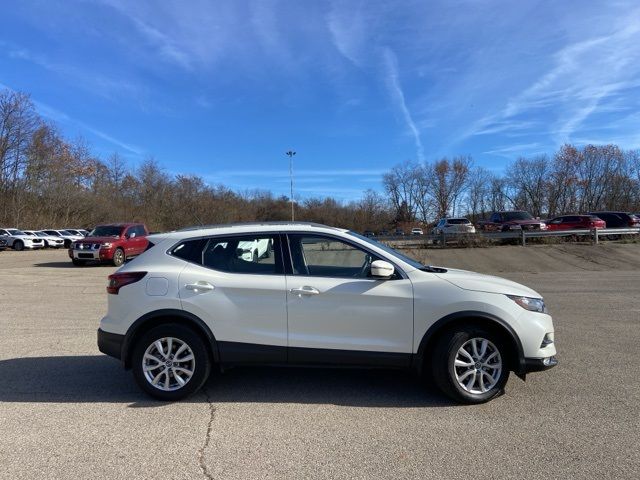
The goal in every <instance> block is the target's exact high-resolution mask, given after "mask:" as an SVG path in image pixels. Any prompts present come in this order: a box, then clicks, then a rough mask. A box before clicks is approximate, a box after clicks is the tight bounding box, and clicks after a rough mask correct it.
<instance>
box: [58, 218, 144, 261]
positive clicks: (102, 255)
mask: <svg viewBox="0 0 640 480" xmlns="http://www.w3.org/2000/svg"><path fill="white" fill-rule="evenodd" d="M147 235H149V230H147V227H146V226H145V225H144V224H142V223H112V224H109V225H98V226H97V227H96V228H94V229H93V230H92V231H91V232H90V233H89V235H87V236H86V237H85V238H83V239H82V240H78V241H75V242H73V243H72V244H71V248H69V258H71V261H72V262H73V264H74V265H84V264H85V263H87V262H91V261H98V262H111V263H112V264H113V265H115V266H116V267H119V266H120V265H122V264H123V263H124V262H125V261H126V259H127V258H131V257H135V256H136V255H140V254H141V253H142V252H144V251H145V250H146V249H147V246H148V245H149V241H148V240H147Z"/></svg>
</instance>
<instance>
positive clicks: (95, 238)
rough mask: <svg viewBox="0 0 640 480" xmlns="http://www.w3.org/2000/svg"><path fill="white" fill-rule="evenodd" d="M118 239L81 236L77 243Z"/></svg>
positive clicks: (111, 241)
mask: <svg viewBox="0 0 640 480" xmlns="http://www.w3.org/2000/svg"><path fill="white" fill-rule="evenodd" d="M118 240H120V239H119V238H116V237H82V238H81V239H80V240H78V241H77V243H113V242H117V241H118Z"/></svg>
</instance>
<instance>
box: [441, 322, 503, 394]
mask: <svg viewBox="0 0 640 480" xmlns="http://www.w3.org/2000/svg"><path fill="white" fill-rule="evenodd" d="M475 337H481V338H486V339H487V340H489V341H490V342H491V343H493V344H494V345H495V346H496V348H497V349H498V351H499V352H500V356H501V358H502V372H501V374H500V378H499V380H498V382H497V383H496V385H495V386H494V387H493V388H492V389H491V390H489V391H488V392H486V393H483V394H471V393H469V392H467V391H465V390H464V389H463V388H462V387H461V386H460V385H459V384H458V381H457V380H456V376H455V369H454V361H455V358H456V355H457V353H458V350H459V349H460V347H461V346H462V345H463V344H464V343H465V342H467V341H468V340H470V339H472V338H475ZM509 365H510V359H509V358H508V351H507V348H506V343H505V341H504V339H503V338H502V337H501V336H499V335H496V334H494V333H493V332H490V331H488V330H484V329H482V328H477V327H465V328H461V329H460V330H454V331H450V332H448V333H447V334H445V335H443V337H442V338H441V339H440V342H439V343H438V345H437V347H436V349H435V350H434V357H433V360H432V368H433V378H434V380H435V382H436V384H437V385H438V387H439V388H440V390H442V392H443V393H445V394H446V395H447V396H449V397H450V398H452V399H454V400H456V401H459V402H462V403H471V404H475V403H484V402H487V401H489V400H491V399H492V398H494V397H495V396H497V395H499V394H501V393H502V392H503V390H504V386H505V385H506V383H507V380H508V379H509Z"/></svg>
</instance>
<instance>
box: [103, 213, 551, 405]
mask: <svg viewBox="0 0 640 480" xmlns="http://www.w3.org/2000/svg"><path fill="white" fill-rule="evenodd" d="M148 240H149V242H150V246H151V248H150V249H148V250H147V251H146V252H144V253H143V254H142V255H140V256H139V257H138V258H136V259H135V260H133V261H132V262H130V263H127V264H125V265H124V266H122V267H121V268H120V269H118V270H117V271H116V273H114V274H112V275H110V276H109V283H108V287H107V292H108V311H107V314H106V316H105V317H104V318H102V320H101V322H100V328H99V330H98V347H99V349H100V351H102V352H104V353H106V354H108V355H111V356H113V357H116V358H118V359H119V360H121V361H122V363H123V365H124V366H125V367H126V368H132V369H133V375H134V377H135V379H136V381H137V382H138V384H139V385H140V387H141V388H142V389H143V390H144V391H146V392H147V393H149V394H150V395H152V396H154V397H156V398H159V399H163V400H177V399H181V398H184V397H185V396H187V395H189V394H192V393H194V392H195V391H197V390H198V389H199V388H200V387H201V386H202V385H203V384H204V382H205V381H206V380H207V378H208V376H209V372H210V371H211V368H213V367H214V366H216V367H218V368H227V367H229V366H233V365H239V364H265V363H266V364H285V365H286V364H291V365H292V364H297V365H300V364H302V365H325V366H326V365H336V366H369V367H370V366H375V367H385V368H387V367H389V368H406V369H414V370H415V371H417V372H431V374H432V375H433V378H434V380H435V383H436V385H437V386H438V387H439V388H440V389H441V390H442V391H443V392H444V393H446V394H447V395H449V396H450V397H452V398H454V399H455V400H457V401H460V402H466V403H481V402H485V401H488V400H490V399H491V398H493V397H495V396H496V395H498V394H499V393H500V392H502V391H503V388H504V386H505V384H506V382H507V379H508V377H509V372H510V371H514V372H515V373H516V374H517V375H518V376H520V377H521V378H523V379H524V378H525V375H526V374H527V373H528V372H532V371H537V370H546V369H548V368H551V367H553V366H554V365H556V364H557V361H556V358H555V354H556V349H555V344H554V328H553V322H552V319H551V317H550V316H549V314H548V313H547V309H546V307H545V304H544V301H543V299H542V297H541V296H540V294H538V293H536V292H535V291H533V290H531V289H530V288H527V287H525V286H523V285H519V284H517V283H515V282H512V281H509V280H505V279H502V278H498V277H492V276H488V275H480V274H477V273H473V272H466V271H462V270H453V269H445V268H440V267H431V266H425V265H422V264H421V263H418V262H416V261H415V260H413V259H411V258H408V257H406V256H404V255H403V254H401V253H399V252H397V251H395V250H393V249H391V248H390V247H388V246H386V245H384V244H382V243H378V242H376V241H374V240H369V239H368V238H366V237H364V236H361V235H358V234H356V233H353V232H349V231H347V230H342V229H338V228H332V227H328V226H324V225H317V224H309V223H261V224H257V223H256V224H243V225H228V226H218V227H212V228H200V229H190V230H183V231H178V232H170V233H165V234H157V235H151V236H149V237H148ZM265 241H268V242H269V244H270V245H271V247H272V252H271V253H272V254H271V255H269V256H268V257H267V256H264V257H263V258H258V261H255V258H254V255H253V253H252V255H251V258H246V253H245V251H244V250H245V249H244V247H242V245H256V244H260V242H265Z"/></svg>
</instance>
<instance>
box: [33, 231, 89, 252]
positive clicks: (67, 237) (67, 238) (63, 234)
mask: <svg viewBox="0 0 640 480" xmlns="http://www.w3.org/2000/svg"><path fill="white" fill-rule="evenodd" d="M41 231H42V232H44V233H46V234H47V235H51V236H52V237H59V238H62V240H63V242H64V247H65V248H69V247H70V246H71V244H72V243H73V242H75V241H76V240H82V239H83V238H84V236H82V235H74V234H72V233H71V232H67V231H66V230H41Z"/></svg>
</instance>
